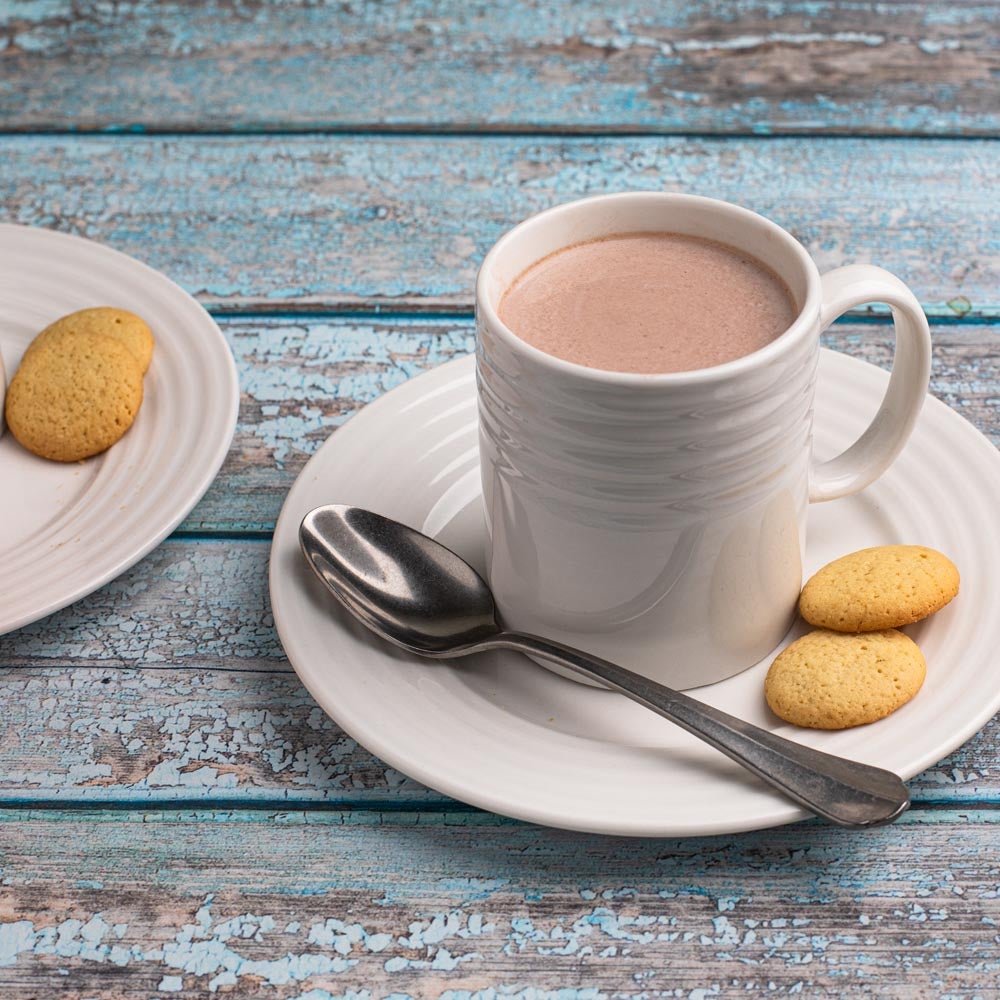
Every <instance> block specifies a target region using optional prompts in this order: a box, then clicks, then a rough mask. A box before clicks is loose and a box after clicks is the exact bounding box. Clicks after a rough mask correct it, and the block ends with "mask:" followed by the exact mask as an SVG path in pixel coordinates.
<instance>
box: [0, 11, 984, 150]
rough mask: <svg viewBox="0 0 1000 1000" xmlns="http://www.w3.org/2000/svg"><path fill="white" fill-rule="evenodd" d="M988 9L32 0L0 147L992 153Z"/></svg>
mask: <svg viewBox="0 0 1000 1000" xmlns="http://www.w3.org/2000/svg"><path fill="white" fill-rule="evenodd" d="M998 16H1000V8H998V7H997V4H996V3H994V2H969V3H960V4H955V3H951V4H948V3H944V2H941V0H935V2H927V0H923V2H916V0H913V2H903V3H892V4H885V3H879V2H873V0H858V2H854V3H850V4H843V3H838V2H834V0H785V2H776V3H768V2H764V0H740V2H738V3H728V2H723V0H699V2H692V3H685V4H657V3H653V2H651V0H625V2H622V3H616V4H615V5H614V6H613V7H612V8H609V7H608V6H607V5H606V4H600V3H597V2H595V0H587V2H584V3H562V2H555V3H554V2H541V0H534V2H531V0H527V2H526V0H522V2H515V3H509V4H493V5H489V6H486V7H476V6H474V5H471V6H470V5H461V4H453V3H448V2H442V0H431V2H418V0H409V2H402V3H394V4H391V5H390V4H378V3H351V4H332V3H305V2H302V3H281V2H256V0H255V2H252V3H244V2H241V3H229V2H226V0H211V2H208V3H190V2H167V3H153V2H129V3H115V4H107V3H104V2H101V0H78V2H75V3H72V4H71V3H69V2H52V0H45V2H43V0H32V2H28V3H19V4H8V5H6V6H5V7H4V9H3V11H2V13H0V39H2V40H3V42H4V43H5V44H4V46H3V49H2V58H0V122H2V124H3V126H4V127H6V128H8V129H25V130H39V129H74V130H91V129H99V130H104V129H109V128H112V129H136V128H141V129H151V130H155V129H174V130H177V129H180V130H188V129H190V130H206V129H207V130H239V129H263V130H267V129H286V130H287V129H289V128H291V129H295V128H299V129H349V128H382V129H385V128H393V127H396V128H399V127H403V128H406V127H410V128H414V127H415V128H433V129H438V130H441V129H482V128H487V129H496V130H502V129H525V130H527V129H532V130H539V129H541V130H550V131H552V130H576V131H598V132H599V131H644V130H645V131H657V132H663V131H667V132H757V133H765V134H766V133H777V132H795V131H820V130H822V131H823V132H831V131H840V132H855V133H859V132H866V133H872V134H885V133H891V134H937V135H942V134H949V135H974V134H996V132H997V129H998V126H1000V105H998V102H997V80H996V78H997V73H998V71H1000V42H998V37H997V33H996V30H995V28H996V24H997V20H998Z"/></svg>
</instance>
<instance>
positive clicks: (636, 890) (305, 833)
mask: <svg viewBox="0 0 1000 1000" xmlns="http://www.w3.org/2000/svg"><path fill="white" fill-rule="evenodd" d="M996 824H997V813H996V812H987V813H977V814H971V815H963V814H960V813H955V812H941V813H937V814H935V816H934V822H933V823H927V822H924V823H920V824H917V823H913V822H907V821H906V818H905V817H904V821H903V822H901V823H899V824H897V825H895V826H892V827H889V828H886V829H881V830H876V831H872V832H869V833H865V834H863V835H859V834H858V833H850V832H847V831H843V830H836V829H832V828H829V827H822V826H818V825H814V824H803V825H798V826H793V827H785V828H779V829H776V830H772V831H769V832H768V833H767V834H766V836H764V837H761V836H760V835H759V834H758V835H744V836H736V837H732V838H714V839H692V840H640V841H634V840H622V839H618V840H615V839H610V838H602V837H589V836H582V835H577V834H564V833H559V832H555V831H550V830H542V829H539V828H536V827H531V826H526V825H521V824H508V823H503V822H498V821H497V820H496V819H495V818H494V817H490V816H488V815H485V814H472V815H461V816H453V815H449V814H447V813H445V814H428V813H405V814H400V813H395V814H392V813H390V814H384V815H383V816H381V817H379V816H377V815H373V814H367V815H364V816H358V815H357V814H351V813H324V814H316V813H305V814H303V813H294V812H293V813H275V812H266V813H260V812H255V813H245V812H244V813H239V812H235V813H234V812H230V813H218V812H216V813H207V814H206V813H194V814H190V813H184V812H180V813H129V814H121V813H113V812H98V813H59V814H53V813H45V812H22V811H3V812H2V813H0V856H2V859H3V869H4V886H3V890H2V897H0V985H2V987H3V991H4V997H5V998H6V1000H29V998H31V1000H34V998H37V997H42V996H44V997H50V996H60V997H75V998H82V997H92V998H99V1000H139V998H143V1000H148V998H149V997H151V996H155V997H159V998H161V1000H162V998H165V997H166V996H169V995H172V996H177V997H181V998H192V1000H193V998H194V997H199V998H202V997H205V996H207V995H209V994H210V993H214V992H216V991H217V992H219V993H220V994H222V995H226V996H240V997H250V996H253V997H265V998H272V997H273V998H297V1000H305V998H308V1000H346V998H350V1000H370V998H376V997H377V998H386V997H389V996H391V997H393V998H399V1000H402V998H411V1000H413V998H421V1000H423V998H442V1000H503V998H508V1000H605V998H612V997H614V998H616V1000H626V998H628V1000H649V998H655V997H677V996H682V997H693V998H696V1000H698V998H708V997H739V998H755V997H764V996H767V997H773V996H793V995H796V994H798V995H801V996H808V997H830V998H834V997H861V996H872V995H878V996H887V997H888V996H891V997H893V998H894V1000H908V998H917V997H921V998H923V997H954V998H957V997H963V998H964V997H972V996H975V997H982V998H984V1000H995V998H996V997H997V996H998V990H997V986H996V984H997V981H998V975H1000V959H998V954H1000V953H998V948H997V943H998V938H997V927H996V925H997V921H998V920H1000V902H998V896H997V890H996V870H995V864H994V856H995V850H994V847H995V842H996V835H997V825H996ZM40 845H44V849H40ZM873 991H874V993H873Z"/></svg>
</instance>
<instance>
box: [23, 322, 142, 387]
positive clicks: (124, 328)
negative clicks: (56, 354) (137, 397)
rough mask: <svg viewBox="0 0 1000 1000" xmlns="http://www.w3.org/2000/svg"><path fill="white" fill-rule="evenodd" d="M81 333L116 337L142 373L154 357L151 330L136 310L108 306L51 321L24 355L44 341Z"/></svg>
mask: <svg viewBox="0 0 1000 1000" xmlns="http://www.w3.org/2000/svg"><path fill="white" fill-rule="evenodd" d="M81 333H97V334H101V335H103V336H105V337H111V339H112V340H117V341H119V342H120V343H121V344H123V345H124V346H125V347H127V348H128V349H129V351H130V352H131V353H132V355H133V357H134V358H135V360H136V361H137V362H138V364H139V368H140V369H141V370H142V373H143V374H144V375H145V374H146V369H148V368H149V363H150V361H152V360H153V332H152V330H150V329H149V327H148V326H147V325H146V323H145V321H144V320H142V319H140V318H139V317H138V316H136V315H135V313H130V312H127V311H126V310H124V309H113V308H111V306H98V307H96V308H94V309H81V310H80V311H79V312H75V313H70V314H69V315H68V316H63V317H62V318H61V319H57V320H56V321H55V322H54V323H50V324H49V325H48V326H47V327H46V328H45V329H44V330H42V332H41V333H40V334H38V336H37V337H35V339H34V340H33V341H32V342H31V344H30V345H29V346H28V350H27V351H25V354H24V356H25V358H27V357H28V356H29V355H30V354H31V353H32V352H33V351H34V350H36V348H39V347H41V346H42V345H43V344H48V343H51V342H52V341H54V340H59V339H60V338H62V337H66V336H71V335H77V334H81Z"/></svg>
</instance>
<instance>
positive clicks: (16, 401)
mask: <svg viewBox="0 0 1000 1000" xmlns="http://www.w3.org/2000/svg"><path fill="white" fill-rule="evenodd" d="M141 405H142V372H141V371H140V369H139V365H138V363H137V362H136V360H135V358H134V357H133V355H132V354H131V352H130V351H129V350H128V348H126V347H124V346H122V344H121V343H120V342H119V341H117V340H112V339H111V338H110V337H104V336H101V335H98V334H93V333H80V334H74V335H73V336H71V337H66V338H65V339H56V340H53V341H51V342H49V343H47V344H41V345H39V346H38V347H37V348H36V349H35V350H33V351H32V352H31V354H30V356H29V355H25V357H24V358H23V360H22V361H21V365H20V367H19V368H18V369H17V371H16V372H15V373H14V377H13V378H12V379H11V382H10V385H9V386H8V388H7V399H6V403H5V405H4V410H5V414H6V417H7V427H8V428H9V429H10V432H11V434H13V435H14V437H15V438H17V440H18V441H19V442H20V443H21V444H22V445H24V447H25V448H27V449H28V451H31V452H34V453H35V454H36V455H40V456H41V457H42V458H51V459H54V460H55V461H57V462H75V461H77V460H78V459H81V458H89V457H90V456H91V455H96V454H98V453H99V452H102V451H104V450H105V449H107V448H110V447H111V445H113V444H114V443H115V442H116V441H117V440H118V439H119V438H120V437H121V436H122V435H123V434H124V433H125V432H126V431H127V430H128V429H129V427H131V426H132V421H133V420H134V419H135V415H136V414H137V413H138V412H139V407H140V406H141Z"/></svg>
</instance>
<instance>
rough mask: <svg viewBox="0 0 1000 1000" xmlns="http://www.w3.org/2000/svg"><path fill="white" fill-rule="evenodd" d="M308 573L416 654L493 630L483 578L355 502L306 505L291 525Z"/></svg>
mask: <svg viewBox="0 0 1000 1000" xmlns="http://www.w3.org/2000/svg"><path fill="white" fill-rule="evenodd" d="M299 540H300V542H301V545H302V551H303V553H304V554H305V556H306V559H307V560H308V561H309V565H310V566H312V568H313V571H314V572H315V573H316V575H317V576H318V577H319V578H320V579H321V580H322V581H323V583H325V584H326V586H327V587H328V588H329V589H330V590H331V591H332V593H333V594H335V595H336V597H337V598H338V599H339V600H340V601H341V603H342V604H344V606H345V607H347V608H348V609H349V610H350V611H351V612H352V613H353V614H354V615H355V616H356V617H357V618H359V619H360V620H361V621H362V622H364V623H365V625H367V626H368V627H369V628H370V629H371V630H372V631H373V632H376V633H377V634H378V635H380V636H382V638H383V639H387V640H388V641H389V642H392V643H395V644H396V645H397V646H402V647H403V649H409V650H411V651H412V652H414V653H420V654H421V655H423V656H433V657H453V656H463V655H465V652H466V650H467V647H469V646H475V645H478V644H479V643H481V642H482V641H483V640H485V639H488V638H490V637H491V636H495V635H498V634H499V632H500V626H499V625H498V624H497V620H496V607H495V605H494V603H493V594H492V593H491V592H490V588H489V587H488V586H487V584H486V581H485V580H483V578H482V577H481V576H480V575H479V574H478V573H477V572H476V571H475V570H474V569H473V568H472V567H471V566H470V565H469V564H468V563H467V562H465V560H463V559H461V558H460V557H459V556H457V555H456V554H455V553H454V552H452V551H451V549H448V548H445V547H444V546H443V545H441V544H439V543H438V542H435V541H434V540H433V539H432V538H428V537H427V536H426V535H423V534H421V533H420V532H419V531H414V530H413V529H412V528H408V527H406V525H404V524H399V523H398V522H396V521H390V520H388V519H387V518H384V517H381V516H379V515H378V514H373V513H372V512H371V511H368V510H362V509H361V508H360V507H347V506H344V505H340V504H330V505H328V506H325V507H317V508H316V510H313V511H310V512H309V513H308V514H307V515H306V516H305V518H304V520H303V521H302V526H301V528H300V529H299Z"/></svg>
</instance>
